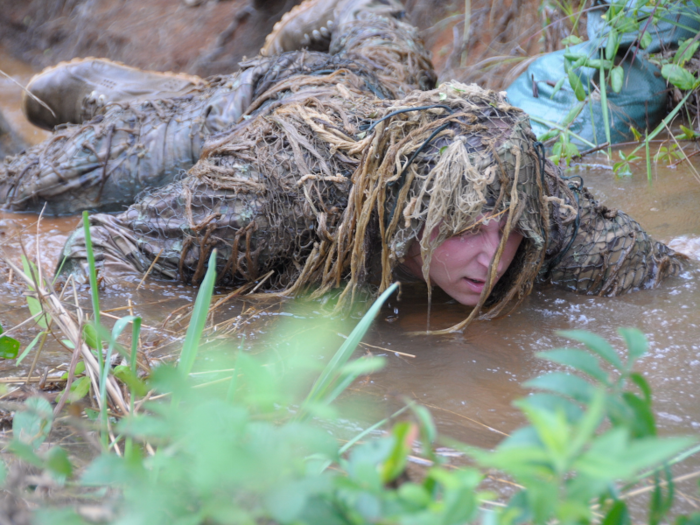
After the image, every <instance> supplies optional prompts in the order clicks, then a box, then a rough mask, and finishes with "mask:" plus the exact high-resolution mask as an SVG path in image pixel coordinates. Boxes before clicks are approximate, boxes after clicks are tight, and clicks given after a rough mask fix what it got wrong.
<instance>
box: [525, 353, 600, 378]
mask: <svg viewBox="0 0 700 525" xmlns="http://www.w3.org/2000/svg"><path fill="white" fill-rule="evenodd" d="M537 357H539V358H540V359H546V360H547V361H553V362H555V363H560V364H562V365H567V366H570V367H571V368H573V369H574V370H579V371H581V372H584V373H586V374H588V375H589V376H591V377H592V378H593V379H596V380H598V381H600V382H601V383H603V384H604V385H606V386H607V385H609V381H608V374H607V373H606V372H605V371H604V370H603V369H602V368H600V364H599V363H598V359H596V358H595V357H593V356H592V355H591V354H590V353H588V352H585V351H583V350H576V349H572V348H562V349H559V350H550V351H548V352H539V353H537Z"/></svg>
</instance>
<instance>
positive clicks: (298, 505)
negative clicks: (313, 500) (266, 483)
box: [265, 481, 308, 523]
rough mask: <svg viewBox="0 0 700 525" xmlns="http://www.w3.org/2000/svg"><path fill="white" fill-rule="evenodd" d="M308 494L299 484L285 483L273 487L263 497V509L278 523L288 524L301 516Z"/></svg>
mask: <svg viewBox="0 0 700 525" xmlns="http://www.w3.org/2000/svg"><path fill="white" fill-rule="evenodd" d="M307 496H308V492H307V491H306V490H304V487H303V486H302V484H301V483H299V482H294V481H291V482H287V483H282V484H280V485H278V486H277V487H274V488H273V489H272V490H270V491H269V492H268V493H267V495H266V497H265V507H266V508H267V510H269V511H270V514H271V517H272V519H274V520H275V521H278V522H280V523H290V522H292V521H294V520H295V519H296V518H297V516H299V514H301V512H302V510H303V509H304V506H305V505H306V499H307Z"/></svg>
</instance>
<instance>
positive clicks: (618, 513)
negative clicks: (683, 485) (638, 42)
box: [601, 33, 647, 525]
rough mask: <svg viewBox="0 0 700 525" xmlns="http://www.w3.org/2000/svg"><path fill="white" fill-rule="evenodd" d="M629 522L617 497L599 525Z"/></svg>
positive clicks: (628, 517) (626, 512) (624, 508)
mask: <svg viewBox="0 0 700 525" xmlns="http://www.w3.org/2000/svg"><path fill="white" fill-rule="evenodd" d="M645 34H647V33H645ZM630 523H631V521H630V513H629V510H627V504H626V503H625V502H624V501H623V500H621V499H618V500H615V502H614V503H613V505H612V507H610V510H609V511H608V513H607V514H606V515H605V518H603V522H602V523H601V525H630Z"/></svg>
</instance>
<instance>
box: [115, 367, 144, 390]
mask: <svg viewBox="0 0 700 525" xmlns="http://www.w3.org/2000/svg"><path fill="white" fill-rule="evenodd" d="M112 374H113V375H114V377H116V378H117V379H119V380H120V381H122V382H123V383H124V384H126V386H128V387H129V389H130V390H131V391H132V392H133V393H135V394H136V395H137V396H145V395H146V393H147V392H148V387H147V386H146V383H145V382H143V381H142V380H141V379H139V378H138V377H137V376H136V375H135V374H134V373H133V372H132V370H131V368H130V367H128V366H126V365H119V366H117V367H115V368H114V371H113V372H112Z"/></svg>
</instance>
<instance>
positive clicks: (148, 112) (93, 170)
mask: <svg viewBox="0 0 700 525" xmlns="http://www.w3.org/2000/svg"><path fill="white" fill-rule="evenodd" d="M363 1H364V0H355V3H360V4H362V3H363ZM346 3H347V2H346ZM364 3H366V2H364ZM385 8H386V6H383V4H382V5H381V12H384V10H385ZM340 20H341V21H340V22H339V23H338V25H337V28H336V30H335V31H334V33H333V36H332V39H331V41H330V54H328V53H319V52H306V51H294V52H290V53H285V54H283V55H280V56H273V57H259V58H256V59H253V60H250V61H248V62H245V63H243V64H241V67H242V69H241V71H239V72H237V73H234V74H232V75H229V76H223V77H216V78H212V79H209V80H208V81H207V82H202V83H200V84H195V83H192V84H191V88H190V87H188V89H183V90H182V91H183V93H182V96H180V97H174V98H169V99H160V100H143V99H140V100H135V101H120V102H116V103H112V104H107V105H105V106H104V107H93V106H90V107H89V108H82V109H81V108H78V109H77V110H71V111H67V113H71V114H73V113H75V114H83V113H86V114H95V115H96V116H95V118H93V119H92V120H91V121H89V122H86V123H85V124H82V125H67V126H66V127H65V128H64V129H60V128H59V129H58V130H57V131H56V132H55V133H54V135H53V137H51V138H50V139H49V140H47V141H46V142H44V143H43V144H40V145H37V146H34V147H32V148H30V149H29V150H28V151H26V152H25V153H23V154H21V155H18V156H16V157H14V158H8V159H6V160H5V163H4V165H2V166H0V201H2V202H4V208H5V209H7V210H11V211H33V212H39V211H41V210H42V209H43V208H44V206H45V205H46V211H45V213H47V214H54V215H61V214H71V213H76V212H79V211H81V210H85V209H87V210H99V211H117V210H123V209H124V207H125V206H128V205H129V204H131V203H133V202H134V200H135V198H136V195H138V194H139V193H140V192H142V191H144V190H146V189H150V188H156V187H160V186H163V185H165V184H168V183H170V182H172V181H174V180H175V179H176V178H177V177H178V176H179V175H181V174H183V173H184V172H185V171H187V170H188V169H189V168H191V167H192V166H193V165H194V164H195V163H196V162H197V160H198V159H199V158H200V156H201V154H202V148H203V146H204V143H205V141H206V140H207V138H208V137H210V136H212V135H214V134H216V133H220V132H223V131H226V130H229V129H231V128H232V127H234V126H235V125H236V124H237V123H238V122H239V121H241V119H243V118H247V117H248V116H249V114H250V113H251V112H253V111H254V110H255V109H256V108H257V107H258V106H259V104H256V103H255V102H254V101H255V100H256V99H259V98H260V95H261V94H262V93H264V92H266V91H269V90H272V91H274V90H275V89H276V88H275V87H274V85H275V84H277V85H281V84H280V83H281V82H282V81H283V80H284V79H287V78H290V77H294V76H297V75H303V74H308V75H314V76H323V75H331V76H332V75H333V72H335V71H344V70H351V71H354V72H356V73H357V75H358V76H359V77H360V78H361V79H364V80H363V82H365V83H366V88H365V89H366V90H368V91H369V92H370V93H371V94H372V95H373V96H376V97H380V98H387V99H394V98H400V97H402V96H404V95H406V94H407V93H408V92H410V91H411V90H413V89H430V88H432V87H433V86H434V85H435V81H436V75H435V73H434V71H433V69H432V64H431V62H430V58H429V54H428V52H427V51H426V50H425V48H424V47H423V45H422V43H421V41H420V39H419V38H418V36H417V33H416V29H415V28H413V27H411V26H409V25H408V24H405V23H403V22H401V21H399V20H396V19H394V18H387V17H384V16H379V15H374V14H372V12H364V11H362V12H358V11H357V9H355V10H347V9H346V10H345V11H343V13H342V18H341V19H340ZM92 60H94V59H92ZM78 65H80V64H78ZM102 65H109V64H106V63H104V64H102ZM63 67H64V68H66V69H67V67H66V66H63ZM60 71H61V70H59V72H60ZM269 96H271V95H269ZM80 98H81V99H82V98H84V97H80ZM75 105H76V104H72V105H70V106H71V107H73V106H75ZM64 113H66V112H64Z"/></svg>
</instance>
